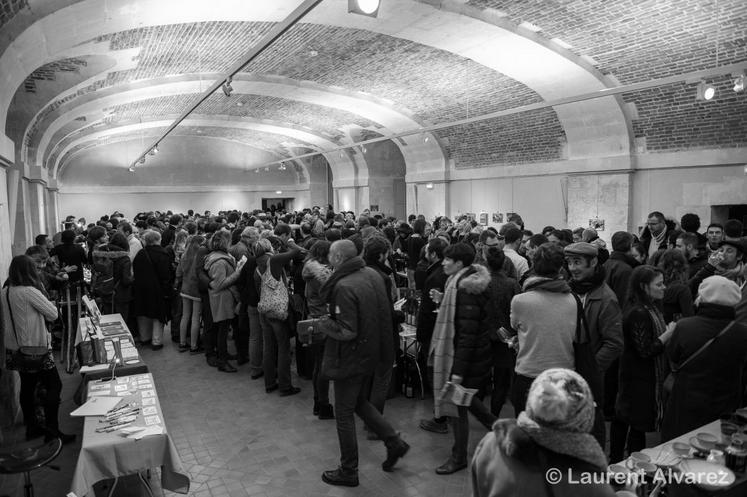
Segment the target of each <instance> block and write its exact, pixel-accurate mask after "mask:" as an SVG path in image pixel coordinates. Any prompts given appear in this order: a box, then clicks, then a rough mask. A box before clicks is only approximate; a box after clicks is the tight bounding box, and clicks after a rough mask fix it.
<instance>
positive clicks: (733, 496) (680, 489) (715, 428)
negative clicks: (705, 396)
mask: <svg viewBox="0 0 747 497" xmlns="http://www.w3.org/2000/svg"><path fill="white" fill-rule="evenodd" d="M699 433H709V434H711V435H715V436H716V437H717V438H718V439H719V440H721V422H720V421H719V420H716V421H713V422H712V423H708V424H707V425H704V426H701V427H700V428H696V429H695V430H693V431H691V432H689V433H685V434H684V435H680V436H679V437H677V438H673V439H672V440H669V441H667V442H664V443H662V444H660V445H657V446H656V447H652V448H648V449H644V450H643V452H644V453H646V454H649V455H651V454H657V453H660V452H661V451H662V450H664V449H665V448H667V447H668V446H671V445H672V444H673V443H675V442H682V443H685V444H688V445H690V439H691V438H693V437H695V436H696V435H698V434H699ZM624 463H625V461H622V462H620V463H618V464H622V465H624ZM735 476H736V481H735V482H734V483H733V484H732V485H731V486H729V487H728V488H724V489H721V490H718V491H717V492H713V491H708V490H704V489H702V488H699V487H696V486H694V485H688V484H685V483H673V484H670V485H668V486H667V495H668V497H705V496H710V495H717V496H718V497H744V496H745V495H747V473H745V474H739V473H736V474H735Z"/></svg>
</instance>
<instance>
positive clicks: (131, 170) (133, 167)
mask: <svg viewBox="0 0 747 497" xmlns="http://www.w3.org/2000/svg"><path fill="white" fill-rule="evenodd" d="M128 171H130V172H131V173H134V172H135V164H133V165H131V166H130V168H129V169H128Z"/></svg>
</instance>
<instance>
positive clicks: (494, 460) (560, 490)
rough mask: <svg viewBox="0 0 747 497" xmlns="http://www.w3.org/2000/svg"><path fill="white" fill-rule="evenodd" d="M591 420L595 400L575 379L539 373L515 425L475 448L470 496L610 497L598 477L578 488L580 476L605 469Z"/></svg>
mask: <svg viewBox="0 0 747 497" xmlns="http://www.w3.org/2000/svg"><path fill="white" fill-rule="evenodd" d="M594 417H595V409H594V397H593V395H592V393H591V390H589V386H588V384H587V383H586V381H585V380H584V379H583V378H582V377H581V376H580V375H579V374H578V373H576V372H574V371H572V370H570V369H563V368H552V369H548V370H546V371H544V372H543V373H542V374H540V375H539V376H538V377H537V378H536V379H535V380H534V382H532V385H531V387H530V389H529V394H528V396H527V403H526V409H525V410H524V411H523V412H521V413H520V414H519V416H518V419H516V420H514V419H500V420H498V421H496V423H495V424H494V425H493V430H492V431H491V432H490V433H488V434H487V435H485V437H483V439H482V440H481V441H480V443H479V445H478V446H477V449H476V450H475V455H474V456H473V458H472V467H471V470H470V472H471V478H470V480H471V483H472V495H473V496H474V497H503V496H506V497H508V496H515V495H531V496H556V497H559V496H584V497H586V496H589V497H591V496H595V497H596V496H613V495H615V493H614V491H613V490H612V488H611V487H610V486H609V485H607V484H606V483H596V482H599V481H603V479H602V478H601V475H600V477H599V478H597V479H595V483H589V484H579V483H577V482H578V481H580V474H581V473H582V472H583V473H602V472H603V471H605V469H606V467H607V458H606V457H605V455H604V452H603V450H602V448H601V447H600V445H599V443H598V442H597V441H596V439H595V438H594V437H593V436H592V435H591V434H590V433H589V432H590V431H591V429H592V427H593V425H594ZM550 468H556V469H557V470H559V476H560V481H558V482H557V483H555V482H553V483H554V484H553V485H552V487H550V485H549V484H548V481H547V480H546V475H547V474H548V471H549V469H550ZM569 476H571V477H572V479H573V480H572V481H573V482H576V483H571V480H570V479H569ZM550 488H552V490H550Z"/></svg>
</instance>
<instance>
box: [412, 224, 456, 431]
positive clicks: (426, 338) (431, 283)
mask: <svg viewBox="0 0 747 497" xmlns="http://www.w3.org/2000/svg"><path fill="white" fill-rule="evenodd" d="M447 246H448V245H447V243H446V241H445V240H444V239H443V238H434V239H433V240H431V241H430V242H428V245H426V249H425V258H426V259H427V260H428V263H429V265H428V269H426V276H425V282H424V283H423V292H422V298H421V299H420V306H419V307H418V325H417V329H416V332H415V339H416V340H417V341H418V343H419V344H420V357H418V362H419V364H420V369H421V371H426V370H427V362H428V351H429V350H430V347H431V337H432V336H433V327H434V326H435V325H436V316H437V312H436V311H437V310H438V303H436V302H435V301H434V300H433V299H431V297H430V294H431V290H434V289H435V290H437V291H439V292H441V293H443V291H444V286H445V285H446V280H447V279H448V278H449V277H448V276H447V275H446V274H445V273H444V268H443V260H444V250H445V249H446V247H447ZM425 377H428V378H430V377H431V375H430V374H426V375H425ZM430 388H432V387H430ZM420 428H422V429H423V430H426V431H432V432H434V433H447V432H448V431H449V425H448V418H447V417H445V416H441V417H439V418H429V419H422V420H420Z"/></svg>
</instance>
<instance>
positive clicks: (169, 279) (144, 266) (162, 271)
mask: <svg viewBox="0 0 747 497" xmlns="http://www.w3.org/2000/svg"><path fill="white" fill-rule="evenodd" d="M132 272H133V274H134V276H135V284H134V285H133V288H132V289H133V295H134V297H135V299H134V301H135V315H136V316H144V317H147V318H151V319H158V320H160V321H161V322H162V323H166V322H168V320H169V319H171V318H170V313H171V311H170V309H171V300H170V299H171V285H172V284H173V281H174V274H173V271H172V268H171V261H170V260H169V256H168V254H167V253H166V250H165V249H164V248H163V247H161V246H160V245H147V246H145V247H143V249H142V250H141V251H139V252H138V253H137V255H136V256H135V260H133V261H132Z"/></svg>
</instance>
